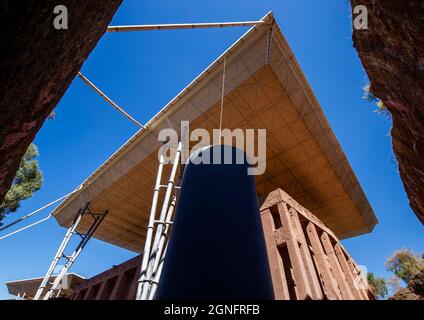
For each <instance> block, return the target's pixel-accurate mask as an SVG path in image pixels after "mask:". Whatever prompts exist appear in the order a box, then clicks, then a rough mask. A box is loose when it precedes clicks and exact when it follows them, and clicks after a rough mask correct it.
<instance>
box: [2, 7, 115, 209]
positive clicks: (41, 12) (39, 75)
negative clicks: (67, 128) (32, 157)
mask: <svg viewBox="0 0 424 320" xmlns="http://www.w3.org/2000/svg"><path fill="white" fill-rule="evenodd" d="M121 1H122V0H102V1H99V0H60V1H58V0H56V1H53V0H43V1H40V0H21V1H16V0H0V202H1V201H3V198H4V196H5V194H6V192H7V191H8V189H9V188H10V185H11V183H12V180H13V178H14V176H15V173H16V170H17V168H18V167H19V163H20V160H21V158H22V156H23V154H24V153H25V150H26V148H27V147H28V145H29V144H30V143H31V141H32V140H33V139H34V137H35V135H36V133H37V132H38V130H39V129H40V128H41V126H42V125H43V123H44V121H45V119H46V118H47V116H48V115H49V114H50V113H51V112H52V110H53V109H54V107H55V106H56V105H57V103H58V102H59V100H60V98H61V97H62V95H63V94H64V92H65V91H66V89H67V88H68V86H69V85H70V83H71V81H72V80H73V79H74V77H75V76H76V74H77V73H78V71H79V70H80V68H81V66H82V64H83V62H84V60H85V59H86V58H87V57H88V55H89V54H90V52H91V51H92V50H93V48H94V47H95V45H96V43H97V42H98V41H99V39H100V38H101V36H102V35H103V33H104V32H105V30H106V27H107V26H108V24H109V22H110V20H111V19H112V17H113V15H114V13H115V11H116V10H117V9H118V7H119V5H120V4H121ZM57 5H65V6H66V7H67V9H68V17H69V19H68V29H67V30H56V29H55V28H54V27H53V21H54V18H55V17H56V16H57V15H56V14H54V13H53V10H54V8H55V7H56V6H57ZM41 152H42V151H41Z"/></svg>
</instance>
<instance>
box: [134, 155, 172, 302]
mask: <svg viewBox="0 0 424 320" xmlns="http://www.w3.org/2000/svg"><path fill="white" fill-rule="evenodd" d="M164 161H165V160H164V156H163V154H162V153H161V154H160V155H159V168H158V173H157V175H156V182H155V187H154V189H153V199H152V207H151V209H150V216H149V224H148V226H147V233H146V240H145V242H144V250H143V258H142V261H141V268H140V278H139V280H138V285H137V295H136V297H137V299H138V298H139V297H140V296H141V289H142V284H143V282H144V280H145V279H146V272H147V266H148V263H149V256H150V248H151V244H152V238H153V228H154V225H155V218H156V207H157V203H158V198H159V191H160V183H161V180H162V172H163V164H164Z"/></svg>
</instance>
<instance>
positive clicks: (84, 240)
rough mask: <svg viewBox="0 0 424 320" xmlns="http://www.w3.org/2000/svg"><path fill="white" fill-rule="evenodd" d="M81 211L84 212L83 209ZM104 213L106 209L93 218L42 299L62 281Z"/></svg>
mask: <svg viewBox="0 0 424 320" xmlns="http://www.w3.org/2000/svg"><path fill="white" fill-rule="evenodd" d="M83 212H85V210H84V211H83ZM82 214H83V213H82ZM82 214H81V216H82ZM106 214H107V211H106V212H105V213H104V215H103V216H101V217H97V218H96V219H95V221H94V222H93V224H92V225H91V226H90V228H89V229H88V231H87V233H86V234H85V236H84V237H83V239H81V242H80V243H79V244H78V246H77V248H76V249H75V251H74V252H73V253H72V255H71V256H70V258H69V260H68V262H67V263H66V264H65V266H64V267H63V268H62V270H61V271H60V273H59V274H58V276H57V277H56V278H55V280H54V282H53V284H52V286H51V288H50V289H49V290H48V291H47V293H46V295H45V296H44V298H43V300H48V299H50V297H51V296H52V295H53V293H54V291H55V290H56V289H57V287H58V286H59V284H60V282H61V281H62V279H63V277H64V276H65V275H66V273H67V272H68V270H69V269H70V268H71V267H72V265H73V264H74V262H75V260H76V259H77V258H78V256H79V255H80V253H81V252H82V250H83V249H84V247H85V246H86V245H87V243H88V241H89V240H90V238H91V236H92V235H93V234H94V232H96V230H97V228H98V226H99V225H100V223H101V222H102V221H103V219H104V217H105V216H106Z"/></svg>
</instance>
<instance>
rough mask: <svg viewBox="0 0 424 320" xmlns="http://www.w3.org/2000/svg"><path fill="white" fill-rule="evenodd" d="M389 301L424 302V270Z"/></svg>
mask: <svg viewBox="0 0 424 320" xmlns="http://www.w3.org/2000/svg"><path fill="white" fill-rule="evenodd" d="M389 300H424V269H423V270H421V272H420V273H418V274H417V275H416V276H415V277H414V279H412V280H411V281H409V283H408V286H407V287H406V288H402V289H400V290H399V291H398V292H396V294H395V295H394V296H393V297H390V298H389Z"/></svg>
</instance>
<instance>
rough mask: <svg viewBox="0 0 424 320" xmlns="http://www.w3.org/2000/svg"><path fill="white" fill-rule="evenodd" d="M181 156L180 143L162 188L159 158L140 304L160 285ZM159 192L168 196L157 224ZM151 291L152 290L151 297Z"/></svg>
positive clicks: (150, 297) (139, 287)
mask: <svg viewBox="0 0 424 320" xmlns="http://www.w3.org/2000/svg"><path fill="white" fill-rule="evenodd" d="M181 152H182V143H181V141H180V142H179V143H178V146H177V149H176V152H175V157H174V160H173V163H172V169H171V173H170V176H169V180H168V183H167V184H166V185H161V184H160V182H161V179H162V170H163V165H164V163H163V155H160V159H159V169H158V174H157V177H156V184H155V188H154V193H153V201H152V209H151V212H150V218H149V225H148V229H147V236H146V241H145V247H144V251H143V260H142V263H141V270H140V279H139V280H138V287H137V295H136V299H137V300H152V299H153V297H154V292H155V290H156V287H157V281H158V280H159V277H160V272H161V262H162V261H163V258H164V257H165V253H166V244H167V238H168V233H169V227H170V225H171V224H172V215H173V212H174V208H175V205H176V201H177V196H178V189H179V186H177V185H176V184H175V177H176V173H177V169H178V167H179V165H180V161H181ZM181 174H182V173H181ZM160 188H166V192H165V196H164V200H163V204H162V210H161V213H160V215H159V219H158V220H156V207H157V200H158V196H159V191H160ZM171 197H172V198H171ZM155 227H156V232H155V237H154V241H153V244H152V240H153V231H154V229H155ZM154 282H156V284H155V285H152V284H153V283H154ZM152 287H153V289H152ZM151 290H153V291H152V293H151Z"/></svg>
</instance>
